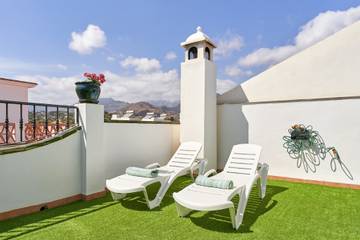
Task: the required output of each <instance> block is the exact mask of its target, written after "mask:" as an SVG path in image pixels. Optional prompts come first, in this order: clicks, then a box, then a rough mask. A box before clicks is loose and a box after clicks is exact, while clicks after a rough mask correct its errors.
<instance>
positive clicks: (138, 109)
mask: <svg viewBox="0 0 360 240" xmlns="http://www.w3.org/2000/svg"><path fill="white" fill-rule="evenodd" d="M127 110H133V111H134V115H135V116H138V117H144V116H145V115H146V113H148V112H154V113H155V114H160V113H161V112H163V111H162V110H161V108H159V107H155V106H154V105H152V104H150V103H148V102H137V103H130V104H129V105H127V106H126V107H125V108H123V109H122V111H127Z"/></svg>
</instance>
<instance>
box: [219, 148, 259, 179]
mask: <svg viewBox="0 0 360 240" xmlns="http://www.w3.org/2000/svg"><path fill="white" fill-rule="evenodd" d="M260 153H261V147H260V146H258V145H254V144H238V145H234V146H233V148H232V150H231V153H230V156H229V159H228V161H227V163H226V165H225V168H224V172H225V173H227V174H236V175H241V176H252V175H254V174H255V172H256V168H257V165H258V162H259V159H260Z"/></svg>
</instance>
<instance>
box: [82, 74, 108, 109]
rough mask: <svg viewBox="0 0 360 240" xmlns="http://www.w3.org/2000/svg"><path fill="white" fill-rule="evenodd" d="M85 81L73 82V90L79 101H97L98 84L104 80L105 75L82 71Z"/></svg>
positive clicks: (98, 94)
mask: <svg viewBox="0 0 360 240" xmlns="http://www.w3.org/2000/svg"><path fill="white" fill-rule="evenodd" d="M84 77H85V78H86V80H85V81H81V82H76V83H75V86H76V87H75V91H76V94H77V96H78V98H79V102H80V103H98V102H99V100H98V99H99V96H100V92H101V89H100V86H101V84H103V83H104V82H106V80H105V75H104V74H102V73H100V74H99V75H97V74H95V73H84Z"/></svg>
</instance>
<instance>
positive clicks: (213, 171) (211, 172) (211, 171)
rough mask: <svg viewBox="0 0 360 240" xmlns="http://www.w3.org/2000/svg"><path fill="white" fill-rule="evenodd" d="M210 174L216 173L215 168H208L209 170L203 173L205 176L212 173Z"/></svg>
mask: <svg viewBox="0 0 360 240" xmlns="http://www.w3.org/2000/svg"><path fill="white" fill-rule="evenodd" d="M212 174H214V175H216V174H217V171H216V170H215V169H210V170H209V171H207V172H206V173H205V174H204V176H205V177H209V176H210V175H212Z"/></svg>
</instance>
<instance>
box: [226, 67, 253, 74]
mask: <svg viewBox="0 0 360 240" xmlns="http://www.w3.org/2000/svg"><path fill="white" fill-rule="evenodd" d="M225 74H226V75H227V76H229V77H249V76H251V75H253V72H252V71H251V70H243V69H241V68H240V67H239V66H237V65H232V66H227V67H225Z"/></svg>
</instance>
